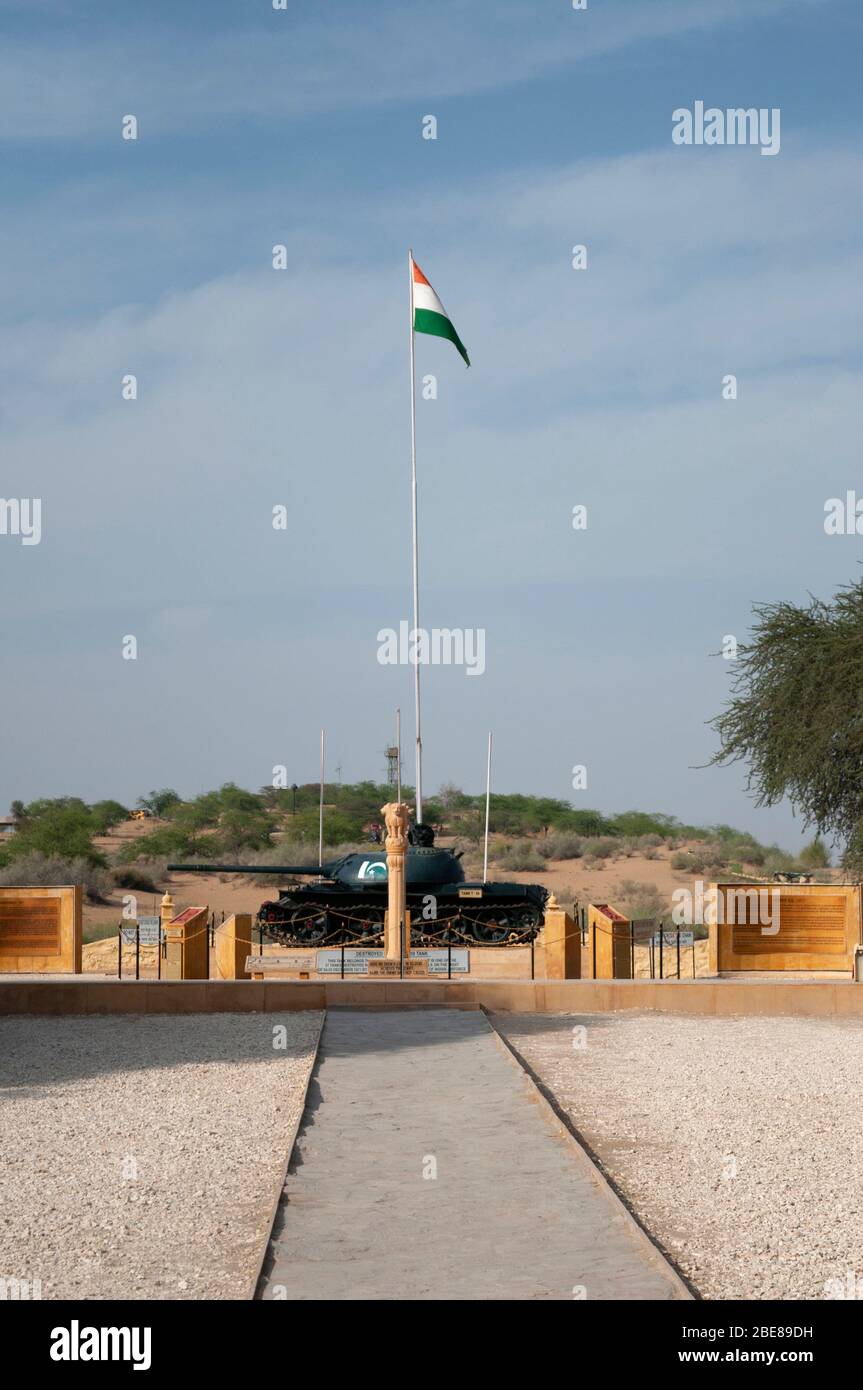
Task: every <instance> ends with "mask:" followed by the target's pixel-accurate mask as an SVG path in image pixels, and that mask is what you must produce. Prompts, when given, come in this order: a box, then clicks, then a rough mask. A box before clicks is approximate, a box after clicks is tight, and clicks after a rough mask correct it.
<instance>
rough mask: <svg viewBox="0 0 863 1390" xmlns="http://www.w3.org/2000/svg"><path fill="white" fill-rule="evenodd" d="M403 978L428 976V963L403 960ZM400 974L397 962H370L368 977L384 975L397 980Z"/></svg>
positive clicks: (425, 961)
mask: <svg viewBox="0 0 863 1390" xmlns="http://www.w3.org/2000/svg"><path fill="white" fill-rule="evenodd" d="M402 966H403V968H404V974H405V976H408V975H428V973H429V963H428V961H427V960H404V961H402ZM400 974H401V971H400V970H399V962H398V961H397V960H370V961H369V975H385V976H387V977H388V978H392V977H393V976H394V977H395V978H396V979H398V978H399V976H400Z"/></svg>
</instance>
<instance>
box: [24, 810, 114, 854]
mask: <svg viewBox="0 0 863 1390" xmlns="http://www.w3.org/2000/svg"><path fill="white" fill-rule="evenodd" d="M92 835H93V822H92V818H91V814H90V807H89V806H87V804H86V802H83V801H81V800H79V799H78V798H77V797H59V798H57V799H56V800H53V801H49V800H43V801H33V802H31V803H30V805H29V806H27V807H26V809H25V814H24V819H23V821H22V822H21V824H20V826H19V828H18V830H17V832H16V834H15V835H14V836H13V837H12V840H11V843H10V844H9V846H8V856H9V858H10V859H11V860H16V859H20V858H22V857H23V856H24V855H25V854H32V853H37V854H43V855H45V857H46V858H49V859H50V858H59V859H85V860H86V861H87V862H88V863H90V864H104V863H105V859H104V856H103V855H101V854H100V853H99V851H98V850H96V849H94V847H93V841H92Z"/></svg>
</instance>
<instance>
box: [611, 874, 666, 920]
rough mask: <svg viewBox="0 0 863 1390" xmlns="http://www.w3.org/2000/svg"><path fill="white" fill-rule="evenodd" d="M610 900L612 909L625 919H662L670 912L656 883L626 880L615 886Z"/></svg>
mask: <svg viewBox="0 0 863 1390" xmlns="http://www.w3.org/2000/svg"><path fill="white" fill-rule="evenodd" d="M610 898H611V905H612V907H616V908H617V910H618V912H622V913H623V915H624V917H630V918H638V917H662V916H664V915H665V914H667V912H668V910H669V904H668V901H667V899H666V898H665V897H664V896H663V895H662V893H661V892H660V890H659V889H658V888H657V886H656V884H655V883H638V882H636V881H635V880H634V879H630V878H625V879H622V880H621V882H620V883H618V884H616V885H615V887H614V889H613V890H612V892H611V894H610Z"/></svg>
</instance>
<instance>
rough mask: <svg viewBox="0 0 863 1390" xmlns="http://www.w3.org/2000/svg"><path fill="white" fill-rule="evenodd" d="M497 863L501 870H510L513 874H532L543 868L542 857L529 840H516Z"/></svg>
mask: <svg viewBox="0 0 863 1390" xmlns="http://www.w3.org/2000/svg"><path fill="white" fill-rule="evenodd" d="M497 862H498V865H499V866H500V868H501V869H510V870H512V871H514V872H515V873H518V872H520V871H523V872H525V873H527V872H531V873H533V872H536V871H538V870H540V869H544V868H545V861H544V859H543V857H542V855H541V854H538V853H537V851H536V849H535V847H534V846H533V845H532V844H531V842H530V841H529V840H516V842H515V844H513V845H510V847H509V849H508V850H506V851H505V853H504V854H502V855H501V857H500V858H499V859H498V861H497Z"/></svg>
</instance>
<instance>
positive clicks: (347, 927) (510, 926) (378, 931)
mask: <svg viewBox="0 0 863 1390" xmlns="http://www.w3.org/2000/svg"><path fill="white" fill-rule="evenodd" d="M408 907H409V908H412V910H413V911H414V912H415V913H416V916H415V917H414V918H413V921H412V924H411V941H412V943H413V944H414V945H416V946H446V945H447V944H450V943H451V944H452V945H454V946H464V945H471V944H476V945H479V946H510V945H513V944H516V943H521V942H523V943H529V942H530V941H531V940H532V939H533V938H534V937H535V936H536V935H537V933H538V932H539V930H540V928H541V926H542V920H543V917H542V909H541V908H540V907H539V906H538V905H537V904H536V903H531V902H529V901H526V900H525V899H524V898H512V899H506V898H496V899H495V900H494V902H493V903H492V902H488V903H478V902H477V903H474V902H470V903H467V904H464V903H462V904H456V903H449V902H448V903H438V915H437V917H436V918H435V919H434V920H433V921H429V922H428V923H426V922H425V921H424V920H423V918H422V916H421V915H420V914H421V911H422V899H420V900H419V901H418V902H417V903H416V905H415V906H413V907H412V904H411V902H410V900H408ZM258 926H259V929H260V930H261V931H262V932H263V935H264V936H265V937H267V939H268V940H270V941H275V942H278V943H279V944H280V945H283V946H341V945H345V946H348V945H351V946H358V945H363V944H365V945H369V944H371V943H372V942H377V941H379V940H380V939H381V938H382V936H383V929H384V909H383V908H382V907H378V906H376V905H375V906H373V905H371V904H370V903H369V901H368V898H362V897H356V898H353V899H348V901H347V902H346V901H344V900H341V901H340V902H339V905H338V907H335V905H334V904H332V903H327V902H326V901H324V900H321V901H320V902H319V903H317V904H316V903H315V902H314V901H313V900H312V899H308V900H306V901H305V902H303V903H302V904H299V905H296V906H291V905H286V906H284V907H283V906H282V905H281V903H264V904H263V906H262V908H261V911H260V912H259V914H258Z"/></svg>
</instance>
